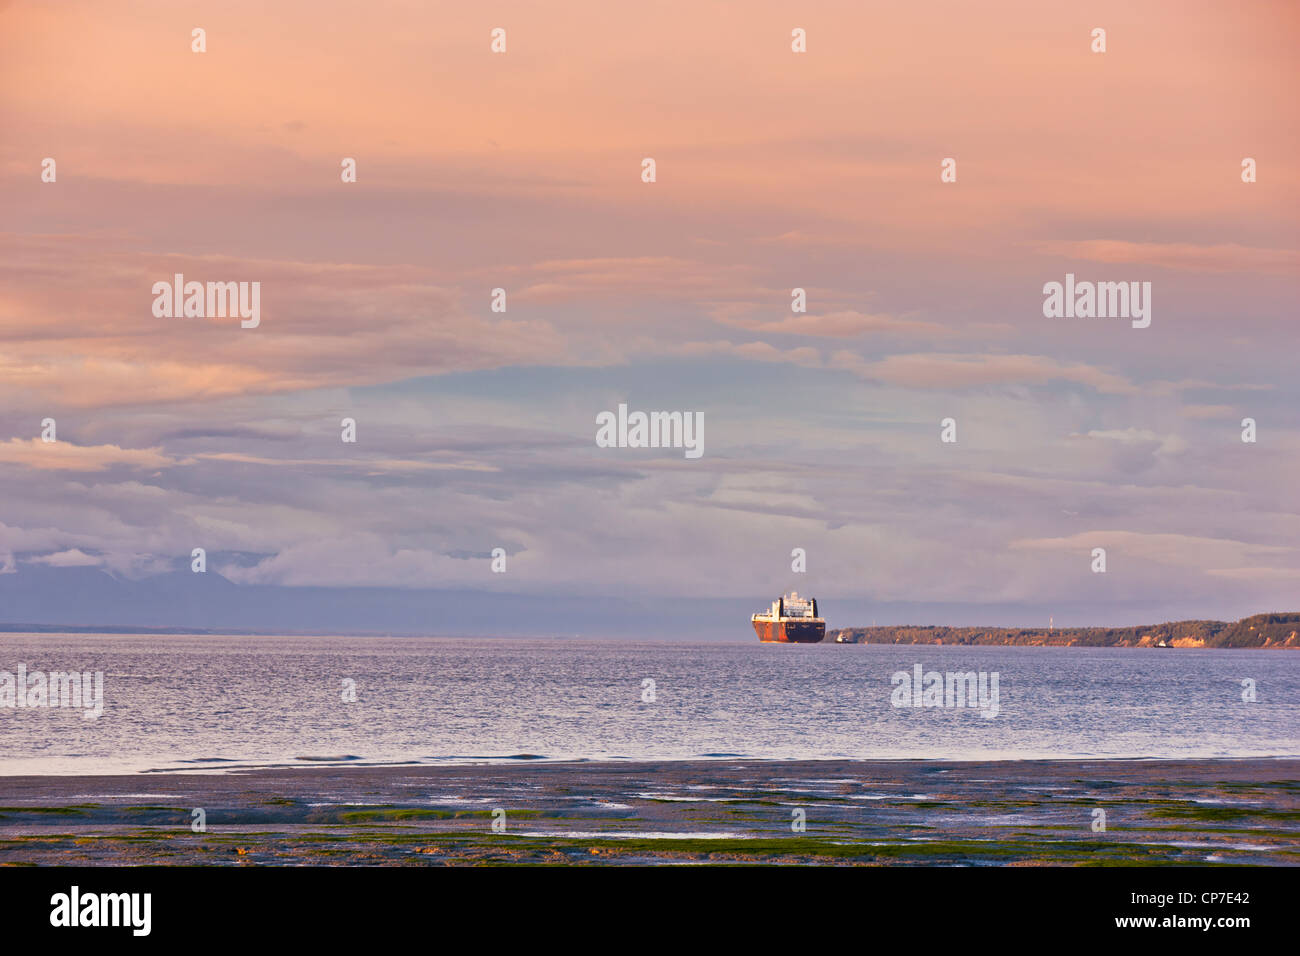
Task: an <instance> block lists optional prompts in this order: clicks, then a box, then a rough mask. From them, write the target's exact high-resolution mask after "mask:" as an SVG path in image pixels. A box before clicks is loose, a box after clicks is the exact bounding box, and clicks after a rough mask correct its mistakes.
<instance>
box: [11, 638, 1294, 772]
mask: <svg viewBox="0 0 1300 956" xmlns="http://www.w3.org/2000/svg"><path fill="white" fill-rule="evenodd" d="M20 663H22V664H25V665H26V666H27V668H28V670H29V671H32V670H44V671H49V670H74V669H75V670H78V671H96V670H100V671H103V672H104V712H103V715H102V716H100V717H99V718H98V719H96V720H84V719H83V718H82V716H81V712H80V711H78V710H70V709H27V708H24V709H11V708H8V707H0V774H21V773H132V772H138V771H147V770H203V771H207V772H211V771H213V770H223V769H233V768H238V767H248V766H266V765H297V766H311V765H313V763H315V764H320V763H326V764H328V763H333V762H346V763H358V764H380V763H391V762H415V763H456V762H464V761H470V760H483V759H494V760H498V759H527V756H526V755H531V756H533V757H539V758H542V759H548V760H575V759H585V760H614V759H618V760H636V759H668V760H680V759H700V758H720V757H729V756H740V757H747V758H765V759H766V758H799V759H807V758H861V759H867V758H905V759H918V758H929V759H944V760H964V759H980V760H989V759H1018V758H1072V757H1074V758H1089V757H1092V758H1099V757H1110V758H1138V757H1187V758H1200V757H1246V756H1296V755H1297V754H1300V736H1298V734H1297V722H1296V719H1295V705H1296V703H1297V702H1298V701H1300V654H1298V653H1294V652H1288V651H1217V650H1190V649H1189V650H1184V649H1177V650H1154V649H1084V648H1026V647H976V648H962V647H931V646H915V647H914V646H893V645H874V646H872V645H857V646H836V645H802V646H779V645H760V644H758V643H751V642H743V643H742V642H737V643H735V644H680V643H678V644H668V643H662V644H652V643H624V642H621V641H605V642H597V641H538V640H514V639H495V640H448V639H441V638H427V639H422V638H400V639H399V638H344V637H337V638H321V637H287V638H286V637H190V636H154V635H150V636H101V635H48V634H41V635H22V634H9V635H0V671H10V672H14V671H16V669H17V666H18V664H20ZM917 663H920V664H922V665H924V666H925V668H926V669H927V670H929V669H934V670H941V671H949V670H952V671H958V670H960V671H970V670H973V671H985V672H997V673H998V675H999V700H998V705H999V712H998V714H997V716H996V717H994V718H992V719H986V718H983V717H981V716H980V713H979V711H978V710H974V709H961V710H958V709H944V708H911V707H902V708H896V707H894V706H893V705H892V704H891V694H892V692H893V690H894V687H893V685H892V684H891V682H890V677H891V675H892V674H894V673H895V672H896V671H900V670H904V671H908V672H910V671H911V670H912V666H913V665H914V664H917ZM345 678H346V679H350V680H352V681H355V683H356V693H357V700H356V702H355V703H344V702H343V700H342V695H343V680H344V679H345ZM1243 678H1251V679H1253V680H1254V681H1255V682H1256V684H1257V694H1258V700H1257V701H1256V702H1253V703H1245V702H1243V701H1242V685H1241V681H1242V679H1243ZM646 679H650V680H653V681H654V697H655V700H654V701H653V702H652V703H646V702H643V701H642V694H643V684H642V682H643V681H644V680H646ZM336 758H348V759H347V760H339V759H336Z"/></svg>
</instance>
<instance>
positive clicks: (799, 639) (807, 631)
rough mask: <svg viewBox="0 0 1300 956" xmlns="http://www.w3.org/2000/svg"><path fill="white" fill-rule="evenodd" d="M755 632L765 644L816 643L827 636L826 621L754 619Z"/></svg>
mask: <svg viewBox="0 0 1300 956" xmlns="http://www.w3.org/2000/svg"><path fill="white" fill-rule="evenodd" d="M754 633H756V634H757V635H758V639H759V640H760V641H762V642H763V643H764V644H816V643H817V642H818V641H820V640H821V639H822V638H824V637H825V636H826V622H825V621H817V622H816V623H813V622H811V621H809V622H804V621H754Z"/></svg>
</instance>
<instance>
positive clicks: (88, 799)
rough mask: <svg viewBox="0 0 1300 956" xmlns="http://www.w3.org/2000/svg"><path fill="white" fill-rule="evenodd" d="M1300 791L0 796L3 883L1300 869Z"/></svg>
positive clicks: (936, 770) (336, 782)
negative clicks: (66, 875)
mask: <svg viewBox="0 0 1300 956" xmlns="http://www.w3.org/2000/svg"><path fill="white" fill-rule="evenodd" d="M1298 772H1300V760H1256V759H1248V760H1178V761H1123V760H1120V761H1116V760H1097V761H1005V762H991V763H988V762H986V763H949V762H937V761H838V760H818V761H741V760H737V761H728V760H711V761H688V762H680V761H678V762H661V763H568V764H560V763H536V762H523V761H520V762H515V763H512V764H490V765H486V764H485V765H472V766H455V767H433V766H390V767H355V766H351V767H350V766H330V767H292V768H276V769H258V770H249V771H242V772H231V773H223V774H196V773H185V774H177V773H161V774H138V775H133V776H109V777H91V776H68V777H60V776H42V777H37V776H28V777H0V865H3V864H10V865H14V864H17V865H24V864H29V865H30V864H38V865H45V864H65V865H85V864H90V865H141V864H176V865H194V864H201V865H244V866H247V865H255V864H269V865H302V864H306V865H337V864H361V865H429V864H435V865H437V864H509V863H561V864H563V863H583V864H644V863H795V864H808V863H813V864H928V865H934V864H977V865H1080V864H1083V865H1087V864H1103V865H1104V864H1111V865H1115V864H1121V865H1122V864H1139V865H1153V864H1181V865H1215V864H1297V863H1300V782H1298V781H1297V778H1298V776H1300V773H1298ZM195 808H201V809H202V810H203V811H204V813H205V816H206V826H207V830H206V832H201V833H196V832H194V831H193V830H192V828H191V826H192V822H193V820H194V815H193V813H192V811H193V810H194V809H195ZM498 809H499V810H501V811H504V827H505V829H504V832H496V831H494V829H493V822H494V811H496V810H498ZM1098 809H1100V810H1102V811H1104V813H1105V830H1104V831H1097V830H1094V826H1096V825H1097V824H1098V823H1099V822H1100V819H1101V818H1100V817H1099V816H1098V815H1097V814H1096V813H1095V811H1096V810H1098ZM500 817H501V814H500V813H497V814H495V818H500ZM801 817H802V820H803V821H804V825H805V829H804V830H802V831H799V830H796V829H795V826H797V825H798V823H799V821H800V818H801Z"/></svg>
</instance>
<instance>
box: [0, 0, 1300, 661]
mask: <svg viewBox="0 0 1300 956" xmlns="http://www.w3.org/2000/svg"><path fill="white" fill-rule="evenodd" d="M196 27H198V28H202V29H203V30H204V31H205V39H206V51H205V52H202V53H196V52H193V50H192V42H193V41H192V30H193V29H194V28H196ZM498 27H500V28H502V29H504V30H505V31H506V34H505V35H506V50H505V52H504V53H495V52H493V51H492V49H491V42H492V41H491V31H492V30H493V29H494V28H498ZM1099 27H1100V28H1102V29H1104V30H1105V31H1106V34H1105V38H1106V50H1105V52H1094V51H1093V49H1092V47H1093V45H1094V39H1093V36H1092V34H1093V30H1094V29H1095V28H1099ZM795 28H799V29H802V30H804V31H806V38H807V40H806V52H803V53H796V52H793V51H792V49H791V44H792V39H791V37H792V30H794V29H795ZM1298 45H1300V8H1298V7H1296V6H1295V5H1294V4H1291V3H1285V2H1279V3H1268V2H1243V3H1236V4H1223V3H1200V2H1188V0H1180V2H1143V3H1136V4H1135V3H1132V2H1116V3H1106V2H1099V3H1090V4H1088V5H1086V7H1077V8H1071V5H1063V4H1062V5H1058V4H1042V3H1039V2H998V3H991V4H970V3H964V2H951V3H945V2H925V3H915V4H893V3H889V4H885V3H882V4H864V3H860V2H858V3H850V2H845V3H835V2H825V3H817V4H811V5H809V4H794V3H775V2H762V0H759V2H752V3H746V4H743V5H736V4H725V3H710V2H690V3H684V2H663V3H656V4H653V5H633V4H610V3H607V2H570V0H565V2H562V3H555V4H536V3H489V4H461V5H451V4H427V3H417V2H396V0H390V2H383V0H375V2H371V3H368V4H364V5H361V4H355V3H353V4H348V3H339V2H330V0H311V2H297V0H285V2H279V3H276V4H264V3H261V2H244V0H222V2H220V3H216V2H210V3H209V2H162V0H138V2H135V3H133V4H131V5H130V8H129V15H124V13H123V8H121V7H114V6H106V5H103V4H98V3H88V2H86V3H83V2H79V0H67V2H61V3H28V2H24V0H9V2H7V3H5V2H0V130H2V131H3V133H2V134H0V210H2V213H0V489H2V493H0V577H7V578H8V581H7V582H6V584H7V585H8V586H9V587H10V588H11V589H12V588H13V587H15V586H18V587H20V586H21V582H22V581H24V580H31V581H33V582H36V581H38V580H39V581H41V582H44V581H48V580H49V578H48V576H47V575H44V574H42V575H39V576H35V575H34V572H36V571H42V572H45V571H48V570H49V569H68V570H73V569H77V570H84V569H86V568H95V569H100V570H102V571H104V572H105V573H107V574H109V575H111V576H113V577H114V578H115V579H117V580H119V581H123V582H140V581H147V580H149V579H153V578H157V579H158V580H160V581H165V580H174V578H173V577H164V576H165V575H174V574H175V573H177V572H183V573H189V569H190V564H191V554H192V549H194V548H197V547H202V548H204V549H205V551H206V555H207V573H209V574H214V575H220V576H221V577H223V578H225V579H226V580H228V581H230V582H233V584H234V585H236V586H238V587H241V588H243V589H244V591H243V592H242V593H243V594H244V595H246V598H245V602H246V605H247V606H246V610H247V611H248V613H249V614H250V615H251V616H252V618H254V619H255V618H256V615H257V611H258V602H259V601H261V600H269V599H268V598H265V597H264V596H265V595H268V594H271V593H273V592H274V593H276V594H279V595H281V597H277V598H276V600H277V601H280V600H282V599H287V600H292V596H293V595H294V594H298V595H307V594H311V595H320V594H322V593H326V592H325V591H322V590H321V589H326V590H327V591H329V590H333V591H337V593H339V594H345V593H354V592H352V591H350V590H349V589H369V588H384V589H401V590H403V591H430V592H447V593H452V592H454V593H458V594H459V593H464V592H483V593H484V594H485V595H486V596H487V597H486V598H485V600H492V599H493V597H494V596H497V597H502V596H505V595H513V596H523V597H526V598H527V599H528V600H527V601H526V602H524V603H521V604H520V605H519V607H520V608H526V610H521V611H520V612H519V617H518V618H517V619H515V620H508V619H509V615H508V614H507V615H506V616H505V618H504V619H503V618H502V617H501V615H500V614H498V615H497V616H496V617H494V618H493V620H494V621H500V620H507V622H508V623H509V625H510V627H511V628H512V629H513V630H515V631H523V632H527V631H528V628H529V627H530V624H529V623H528V622H530V621H534V620H536V621H537V622H538V623H537V630H538V633H550V632H552V631H554V630H556V628H555V627H554V626H553V622H552V621H548V620H547V619H546V618H547V615H546V608H547V604H546V602H547V601H548V600H555V601H556V602H561V603H557V604H556V605H555V607H557V608H559V607H564V608H566V609H572V608H573V607H575V606H578V607H580V606H581V604H582V600H581V599H584V598H591V599H593V600H594V599H602V600H604V599H613V598H618V599H629V600H635V601H639V602H649V605H648V606H652V607H653V606H656V605H658V606H664V607H668V606H671V605H672V603H673V602H675V601H683V602H689V601H698V600H711V599H717V598H724V599H729V600H730V599H735V600H738V601H739V600H741V599H750V598H752V599H753V602H751V603H754V602H757V603H756V604H755V607H754V608H752V609H753V610H757V609H759V605H765V604H766V603H767V602H768V601H770V599H771V598H773V597H775V595H776V594H777V593H780V592H782V591H787V590H790V589H791V588H797V589H798V590H800V591H802V592H803V593H805V594H808V593H811V594H814V595H815V596H817V597H818V598H819V600H820V602H821V607H822V609H823V611H824V613H825V614H826V616H827V618H828V621H829V622H830V623H831V625H832V626H853V625H860V624H868V623H870V620H867V619H865V618H866V617H867V616H868V615H870V616H871V617H873V618H874V617H876V616H877V612H878V616H879V618H880V619H881V622H882V623H883V622H884V621H886V620H891V619H892V620H895V621H896V622H899V623H902V622H904V621H906V622H913V623H927V622H928V621H929V620H930V619H933V620H936V621H937V620H940V619H946V620H948V622H949V623H963V622H964V623H970V624H1030V623H1046V622H1047V620H1048V618H1049V616H1052V615H1053V614H1059V613H1060V612H1061V611H1062V610H1063V609H1066V608H1068V609H1069V610H1068V611H1067V612H1066V613H1064V615H1063V616H1058V617H1057V618H1056V623H1057V624H1058V625H1061V624H1065V623H1070V624H1090V623H1101V622H1114V623H1121V622H1127V623H1145V622H1147V619H1148V616H1151V615H1155V616H1158V617H1159V619H1167V617H1170V616H1173V617H1189V618H1190V617H1215V618H1220V619H1236V618H1239V617H1242V616H1245V615H1248V614H1251V613H1257V612H1262V611H1284V610H1297V609H1300V505H1298V503H1297V474H1298V472H1300V468H1298V467H1297V466H1298V465H1300V380H1298V378H1297V375H1296V373H1295V357H1296V352H1297V345H1300V334H1298V331H1300V330H1298V327H1297V323H1296V306H1297V303H1298V302H1300V297H1298V295H1297V293H1298V292H1300V284H1298V283H1297V277H1298V275H1300V225H1298V224H1297V223H1298V220H1297V210H1298V209H1300V206H1298V204H1297V200H1298V199H1300V175H1298V174H1300V164H1298V163H1297V155H1298V152H1300V135H1298V134H1300V112H1298V111H1297V110H1296V109H1295V96H1296V92H1297V69H1296V58H1295V53H1294V51H1295V49H1297V46H1298ZM647 157H650V158H653V159H654V161H655V181H654V182H645V181H643V178H642V168H643V166H642V164H643V160H644V159H645V158H647ZM1248 157H1249V158H1252V159H1254V160H1255V164H1256V166H1255V168H1256V181H1255V182H1249V183H1248V182H1243V178H1242V162H1243V159H1245V158H1248ZM46 158H52V159H54V160H55V163H56V166H55V169H56V178H55V181H53V182H45V181H42V169H43V165H42V164H43V160H45V159H46ZM344 158H353V159H355V161H356V169H357V175H356V182H343V181H342V177H341V164H342V161H343V159H344ZM946 158H951V159H954V160H955V171H956V181H955V182H944V181H942V179H941V163H942V162H943V160H945V159H946ZM175 273H182V274H184V276H185V277H186V279H187V280H197V281H201V282H204V281H222V282H225V281H235V282H252V281H257V282H259V283H260V290H261V322H260V325H259V326H258V327H257V328H241V327H240V322H239V320H238V318H237V317H236V318H233V319H231V318H197V317H191V318H173V317H158V316H156V315H155V314H154V311H153V308H152V307H153V304H154V295H153V293H152V291H151V289H152V286H153V284H154V283H155V282H158V281H170V280H171V277H172V276H173V275H174V274H175ZM1067 274H1073V275H1074V276H1076V278H1077V279H1078V280H1079V281H1093V282H1106V281H1116V282H1140V283H1147V282H1149V283H1150V284H1151V286H1150V288H1151V300H1150V301H1151V323H1150V326H1149V327H1147V328H1134V327H1132V325H1131V323H1130V322H1129V321H1128V320H1127V319H1125V318H1064V317H1047V316H1045V315H1044V309H1043V304H1044V291H1043V288H1044V285H1045V284H1046V283H1049V282H1064V281H1065V276H1066V275H1067ZM497 288H501V289H504V290H505V294H506V311H505V312H494V311H493V310H492V308H491V305H492V290H493V289H497ZM795 288H800V289H804V290H805V293H806V298H807V311H806V312H795V311H793V310H792V290H793V289H795ZM620 403H624V404H627V405H628V406H629V408H631V409H633V410H644V411H655V410H666V411H683V412H687V413H694V414H697V415H701V416H702V417H703V421H704V423H705V429H704V453H703V455H702V456H701V457H699V458H696V459H688V458H686V457H685V456H684V455H683V453H682V450H681V449H640V448H602V447H598V446H597V444H596V441H595V434H596V416H597V415H598V414H600V413H601V412H602V411H607V410H614V409H617V407H618V405H619V404H620ZM47 418H52V419H54V420H55V422H56V423H57V441H55V442H53V443H50V442H45V441H43V440H42V439H41V434H42V422H43V420H45V419H47ZM343 418H352V419H354V420H355V422H356V434H357V441H356V442H355V443H353V444H349V443H344V442H343V441H341V438H340V435H341V421H342V419H343ZM947 418H951V419H953V420H954V422H955V429H956V439H957V440H956V441H955V442H943V441H941V422H942V421H943V420H944V419H947ZM1245 418H1252V419H1254V421H1255V423H1256V426H1255V427H1256V440H1255V441H1254V442H1244V441H1242V433H1243V426H1242V420H1243V419H1245ZM494 548H501V549H503V550H504V551H505V553H506V555H507V558H506V570H505V572H504V573H496V572H494V571H493V570H492V566H491V565H492V561H491V555H492V552H493V549H494ZM795 548H802V549H804V550H805V552H806V555H807V559H806V560H807V570H806V572H804V573H795V572H793V571H792V569H791V564H792V557H791V552H792V550H793V549H795ZM1095 548H1104V549H1105V552H1106V571H1105V573H1096V572H1095V571H1094V570H1093V567H1094V563H1095V559H1094V556H1093V550H1094V549H1095ZM24 574H29V575H34V576H32V577H30V578H28V579H24V578H23V577H22V576H23V575H24ZM33 586H35V585H33ZM295 589H297V590H295ZM42 593H43V594H44V593H46V592H42ZM51 593H52V594H57V591H55V592H51ZM151 593H152V592H151ZM284 595H289V597H288V598H283V596H284ZM575 601H576V604H575ZM50 602H51V603H52V604H54V605H57V597H51V598H50ZM837 604H838V606H839V607H840V608H844V609H849V608H852V617H851V618H848V617H845V613H844V612H843V611H841V612H840V613H839V614H837V613H836V607H837ZM283 606H284V605H282V604H277V605H276V607H277V608H279V609H281V610H278V611H277V615H278V614H280V613H281V612H282V609H283ZM502 606H505V605H502ZM746 607H748V605H746ZM958 608H960V613H959V614H958V612H957V611H956V610H954V609H958ZM981 608H987V613H981V611H980V609H981ZM539 609H540V610H539ZM901 609H906V610H905V612H904V610H901ZM143 610H147V609H142V611H143ZM57 611H58V608H57V606H52V607H51V608H50V610H49V614H48V615H47V617H48V619H49V620H51V621H57V619H58V613H57ZM566 613H567V611H566ZM373 614H374V617H375V627H376V628H377V629H380V630H382V629H383V627H384V624H385V621H384V618H383V615H384V610H383V606H382V602H381V603H380V604H379V605H376V608H375V610H374V612H373ZM954 615H956V618H955V619H954ZM156 616H157V615H153V616H151V620H152V619H153V617H156ZM900 616H901V618H902V619H900ZM163 617H164V618H165V615H163ZM976 617H979V618H983V619H979V620H975V619H972V618H976ZM5 618H6V615H5V613H3V610H2V609H0V622H3V620H4V619H5ZM917 618H923V620H916V619H917ZM1121 619H1122V620H1121ZM277 622H278V623H281V624H282V623H283V622H282V620H281V619H280V618H279V617H277ZM119 623H131V622H130V621H126V622H119ZM187 623H191V624H193V623H195V622H193V621H190V622H187ZM430 626H431V627H433V625H430ZM494 626H495V625H494ZM502 626H505V625H502ZM687 626H689V624H688V625H687ZM737 628H738V629H737V635H738V636H744V635H746V634H747V632H748V621H747V620H744V619H743V617H742V618H739V623H738V625H737ZM623 630H628V629H627V628H624V629H623ZM630 631H631V632H632V633H635V628H631V629H630ZM749 639H752V635H749Z"/></svg>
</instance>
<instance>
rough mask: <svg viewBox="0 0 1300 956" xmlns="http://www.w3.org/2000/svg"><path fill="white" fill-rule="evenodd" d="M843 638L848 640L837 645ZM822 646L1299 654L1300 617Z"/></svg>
mask: <svg viewBox="0 0 1300 956" xmlns="http://www.w3.org/2000/svg"><path fill="white" fill-rule="evenodd" d="M841 635H843V636H845V637H847V638H849V639H848V640H845V641H837V640H836V638H838V637H840V636H841ZM1162 642H1163V643H1162ZM822 643H825V644H833V643H844V644H934V645H940V644H955V645H958V646H971V645H988V646H1005V647H1170V648H1202V647H1203V648H1219V649H1233V650H1236V649H1263V650H1271V649H1274V648H1279V649H1288V650H1294V649H1300V613H1297V612H1285V613H1274V614H1255V615H1252V616H1251V617H1246V618H1242V619H1241V620H1240V621H1235V622H1228V621H1171V622H1167V623H1164V624H1153V625H1138V626H1134V627H1045V628H1024V627H948V626H942V625H940V626H927V627H918V626H914V625H889V624H885V625H881V626H878V627H876V626H873V627H842V628H836V629H834V630H832V629H829V628H828V629H827V631H826V637H825V639H824V640H823V642H822Z"/></svg>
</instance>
